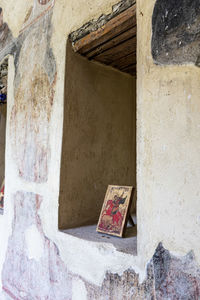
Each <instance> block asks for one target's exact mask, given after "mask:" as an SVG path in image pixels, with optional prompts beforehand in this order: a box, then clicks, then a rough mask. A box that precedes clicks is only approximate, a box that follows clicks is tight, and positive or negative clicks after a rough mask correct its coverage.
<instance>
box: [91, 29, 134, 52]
mask: <svg viewBox="0 0 200 300" xmlns="http://www.w3.org/2000/svg"><path fill="white" fill-rule="evenodd" d="M130 38H135V39H136V26H135V27H132V28H130V29H129V30H127V31H125V32H123V33H122V34H120V35H118V36H116V37H114V38H113V39H111V40H109V41H108V42H106V43H103V44H101V45H100V46H98V47H97V48H95V49H94V50H93V51H90V52H88V53H87V54H86V57H87V58H93V57H95V56H97V55H98V54H100V53H102V52H104V51H106V50H109V49H111V48H113V47H115V46H117V45H119V44H121V43H122V42H125V41H126V40H129V39H130Z"/></svg>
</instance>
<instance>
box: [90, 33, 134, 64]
mask: <svg viewBox="0 0 200 300" xmlns="http://www.w3.org/2000/svg"><path fill="white" fill-rule="evenodd" d="M133 50H136V38H131V39H129V40H127V41H125V42H123V43H121V44H119V45H117V46H116V47H113V48H111V49H109V50H107V51H105V52H103V53H101V54H99V55H97V56H95V58H94V60H96V61H98V62H101V63H104V64H106V65H110V64H111V63H112V62H113V61H116V60H118V59H120V58H122V57H123V56H125V55H129V54H130V53H132V52H133Z"/></svg>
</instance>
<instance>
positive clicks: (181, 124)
mask: <svg viewBox="0 0 200 300" xmlns="http://www.w3.org/2000/svg"><path fill="white" fill-rule="evenodd" d="M66 2H67V3H66ZM94 2H95V1H94V0H93V1H92V2H89V1H80V3H79V4H78V7H77V6H76V5H77V4H74V3H76V1H73V2H72V1H71V2H70V0H69V1H62V0H60V1H59V4H57V6H55V7H54V8H53V5H54V2H53V1H38V0H35V1H34V2H33V6H30V7H27V6H26V5H27V4H26V5H25V4H24V3H25V2H24V1H20V0H19V3H18V2H17V4H16V7H15V8H16V11H17V9H20V10H23V12H24V10H25V11H26V13H23V15H22V16H21V15H20V14H19V15H20V18H18V16H19V15H18V13H17V12H16V11H15V10H11V9H10V8H11V6H12V5H15V2H14V1H12V3H11V1H4V0H3V1H2V3H3V5H4V6H5V7H6V11H7V18H8V20H10V22H12V24H11V25H12V28H14V27H15V25H16V19H17V21H18V19H20V20H19V24H21V23H23V22H22V21H21V17H22V19H23V20H25V23H24V25H23V31H21V33H20V35H19V37H17V38H15V37H14V34H13V35H12V33H11V30H10V29H9V27H8V25H7V24H5V23H3V20H2V11H1V20H0V25H1V27H0V31H1V35H0V60H2V59H3V58H4V57H5V56H6V55H8V54H10V53H12V54H13V55H14V59H15V61H14V62H15V66H14V67H15V74H14V76H13V82H12V81H10V83H12V84H11V85H10V87H9V93H10V95H11V96H12V97H10V100H11V101H10V102H9V104H8V106H9V107H8V108H9V109H8V128H9V132H8V134H7V137H8V139H9V140H8V142H7V146H8V151H7V153H6V157H7V158H9V159H8V161H7V166H8V167H7V168H8V170H7V172H6V182H8V183H9V184H8V185H6V201H7V202H6V207H5V214H4V216H0V236H1V245H0V279H1V281H0V288H2V287H3V291H4V292H3V293H1V292H0V297H1V298H0V299H1V300H4V299H15V300H16V299H17V300H30V299H33V300H36V299H41V300H43V299H48V300H62V299H63V300H68V299H69V300H71V299H72V300H77V299H79V300H80V299H81V300H86V299H92V300H93V299H95V300H96V299H97V300H99V299H100V300H105V299H109V300H121V299H127V300H129V299H130V300H132V299H141V300H143V299H151V300H152V299H164V300H165V299H166V300H167V299H184V300H192V299H194V300H198V299H200V294H199V290H200V269H199V264H198V262H199V261H200V260H199V229H200V227H199V226H200V225H199V213H198V208H199V194H200V193H199V190H198V189H199V188H198V186H199V178H200V175H199V169H200V168H199V167H198V168H197V164H198V162H199V142H198V141H199V140H200V137H199V130H197V129H198V128H199V112H200V108H199V104H198V103H199V101H197V100H198V99H199V86H200V84H199V79H198V76H197V74H196V68H195V69H194V67H193V66H191V67H190V69H189V68H186V67H183V68H182V67H181V68H182V69H178V67H176V68H173V69H172V68H171V67H170V68H169V69H167V68H166V67H165V68H164V67H162V68H161V67H159V66H155V65H154V64H153V61H152V57H151V46H150V39H149V36H151V26H150V24H151V17H152V13H153V7H154V1H148V3H147V1H145V0H141V1H139V3H138V28H139V32H138V34H139V36H140V37H141V39H140V40H139V43H138V47H139V50H140V51H139V52H138V53H139V54H138V60H139V61H138V65H139V66H140V67H139V68H138V84H139V85H138V157H139V158H138V191H139V198H138V199H139V201H138V221H139V223H138V233H139V234H138V240H139V247H138V250H139V254H138V257H136V258H135V259H134V258H133V257H132V255H125V254H121V253H118V252H117V251H116V249H114V248H113V247H112V246H107V245H104V244H100V245H97V244H95V243H92V242H84V241H81V239H80V240H78V239H76V238H72V237H69V236H68V235H64V234H62V233H60V232H58V230H57V221H55V220H56V219H57V213H56V211H57V203H58V185H59V182H58V180H57V178H58V177H59V168H58V165H59V162H60V161H59V159H60V152H61V151H60V150H59V151H58V148H59V147H58V144H59V142H60V141H59V139H58V137H60V138H61V131H62V130H61V125H60V124H62V113H61V114H59V113H58V114H56V112H58V111H59V112H60V111H62V108H63V103H62V101H60V97H63V95H62V93H60V92H59V91H60V90H62V86H63V85H64V76H63V74H64V59H63V56H62V55H61V54H62V53H64V52H65V43H63V41H62V39H64V37H65V38H66V33H69V31H67V30H68V29H66V31H64V29H63V28H65V27H64V26H59V30H57V28H53V27H52V18H51V17H52V11H53V10H54V11H56V17H54V22H55V18H58V17H59V16H64V17H65V18H58V19H59V21H57V22H61V25H63V23H62V22H64V21H63V19H65V22H67V21H66V20H67V18H66V16H68V17H69V20H71V22H72V19H70V14H67V13H66V11H68V10H69V11H70V12H71V11H76V10H74V6H73V5H75V7H76V8H79V6H80V15H79V14H77V11H76V17H75V18H74V20H75V21H74V23H73V24H72V25H71V24H69V23H67V26H66V27H67V28H68V27H69V28H72V27H73V28H77V26H78V25H79V22H82V23H85V21H89V20H88V18H90V17H91V15H94V16H96V15H97V13H98V14H99V13H100V12H101V11H102V7H100V6H102V5H103V3H105V1H103V2H102V1H100V0H99V1H96V2H95V3H96V6H95V5H94ZM20 3H21V6H20V5H18V4H20ZM26 3H27V2H26ZM57 3H58V2H57ZM113 3H114V2H113V1H109V3H108V1H107V2H106V4H105V6H106V7H105V12H106V13H108V10H109V8H110V7H111V4H113ZM69 4H70V7H71V8H70V9H69V6H67V5H69ZM85 5H86V7H85ZM90 5H91V6H90ZM180 5H181V4H180ZM24 7H25V8H28V10H26V9H24ZM66 7H67V8H66ZM89 7H90V9H89ZM94 7H96V11H95V9H94ZM72 8H73V9H72ZM9 10H10V12H9V13H8V11H9ZM82 10H83V11H85V13H84V14H85V15H87V16H88V17H86V16H85V15H84V16H83V15H82V14H81V13H82ZM58 11H59V12H58ZM13 12H15V13H16V15H15V18H13V15H12V13H13ZM8 15H9V16H8ZM72 16H74V15H73V13H72ZM80 16H81V20H79V19H80ZM11 20H13V21H11ZM54 24H55V23H54ZM57 25H58V23H57ZM18 27H19V26H17V28H18ZM52 29H53V30H52ZM16 32H17V30H16ZM16 32H15V33H16ZM53 32H54V33H53ZM63 32H64V33H63ZM61 33H62V34H63V35H62V34H61ZM53 35H54V38H53V37H52V36H53ZM61 36H62V39H61V38H60V37H61ZM55 40H57V41H59V43H57V44H56V46H55ZM53 41H54V43H53ZM52 43H53V49H54V53H53V52H52V50H51V45H52ZM60 45H61V46H62V47H61V48H62V51H61V52H60V48H59V47H60ZM55 61H56V64H55ZM11 70H12V69H11ZM57 71H59V74H58V75H59V76H57V80H56V73H57ZM172 71H173V72H172ZM183 71H184V72H183ZM189 71H190V72H189ZM199 75H200V74H199ZM10 79H11V77H10ZM58 81H59V84H58ZM54 90H56V92H57V94H54ZM12 91H13V95H12ZM55 95H57V96H55ZM188 100H190V101H188ZM55 103H56V105H55ZM55 116H57V118H55ZM55 127H56V129H54V128H55ZM191 146H192V147H191ZM166 149H167V151H166ZM57 152H58V153H57ZM56 153H57V156H56V155H55V154H56ZM52 156H53V157H54V158H55V159H54V160H53V161H52ZM50 170H51V172H50ZM163 170H164V171H163ZM15 171H16V173H15ZM52 173H53V175H52ZM49 178H50V179H51V180H50V179H49ZM55 182H56V184H55ZM174 182H176V184H174ZM52 195H53V196H52ZM186 220H187V226H185V223H186ZM49 224H50V225H49ZM161 240H162V241H164V245H167V247H166V246H165V247H166V248H169V249H170V251H173V252H174V253H177V255H176V256H175V255H172V254H171V252H170V251H168V250H166V249H165V248H163V246H162V245H161V244H159V246H158V247H157V248H156V246H157V244H158V242H159V241H161ZM155 248H156V250H155ZM191 249H193V250H194V253H195V255H194V254H193V252H189V251H190V250H191ZM187 252H189V254H188V255H186V256H184V255H181V256H180V255H179V256H178V253H181V254H185V253H187ZM133 261H134V263H133ZM141 262H142V263H141ZM147 262H148V264H147V271H146V273H145V277H146V279H144V280H143V282H142V283H141V282H140V281H139V274H140V276H141V273H142V271H141V270H143V266H144V264H146V263H147ZM127 266H128V267H127ZM74 270H75V271H74ZM94 274H95V275H94ZM97 277H98V278H97ZM88 278H89V279H88ZM140 280H141V278H140ZM5 295H6V296H5ZM4 296H5V297H4Z"/></svg>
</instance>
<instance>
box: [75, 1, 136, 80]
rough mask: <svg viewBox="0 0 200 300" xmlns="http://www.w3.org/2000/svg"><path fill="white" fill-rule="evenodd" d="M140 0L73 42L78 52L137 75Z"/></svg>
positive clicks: (90, 58)
mask: <svg viewBox="0 0 200 300" xmlns="http://www.w3.org/2000/svg"><path fill="white" fill-rule="evenodd" d="M136 34H137V29H136V4H134V5H132V6H131V7H130V8H128V9H126V10H125V11H123V12H122V13H120V14H119V15H117V16H116V17H114V18H112V19H111V20H110V21H108V22H107V23H106V24H105V25H103V26H102V27H100V28H99V29H97V30H96V31H92V32H90V33H89V34H87V35H86V36H84V37H82V38H81V39H79V40H78V41H75V42H74V43H72V44H73V49H74V51H75V52H78V53H80V54H81V55H83V56H85V57H87V58H88V59H89V60H95V61H98V62H100V63H103V64H106V65H109V66H111V67H114V68H116V69H118V70H120V71H122V72H126V73H129V74H131V75H134V76H135V75H136V47H137V39H136Z"/></svg>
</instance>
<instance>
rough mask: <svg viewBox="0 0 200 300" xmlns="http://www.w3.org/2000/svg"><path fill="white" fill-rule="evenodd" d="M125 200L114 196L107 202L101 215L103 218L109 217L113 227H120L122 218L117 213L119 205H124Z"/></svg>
mask: <svg viewBox="0 0 200 300" xmlns="http://www.w3.org/2000/svg"><path fill="white" fill-rule="evenodd" d="M125 200H126V197H125V198H122V197H118V196H117V195H115V196H114V200H108V202H107V205H106V209H105V211H104V213H103V215H102V217H103V216H105V215H106V216H111V217H112V223H113V225H114V224H115V225H121V224H122V220H123V216H122V214H121V213H120V211H119V205H120V204H124V202H125Z"/></svg>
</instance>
